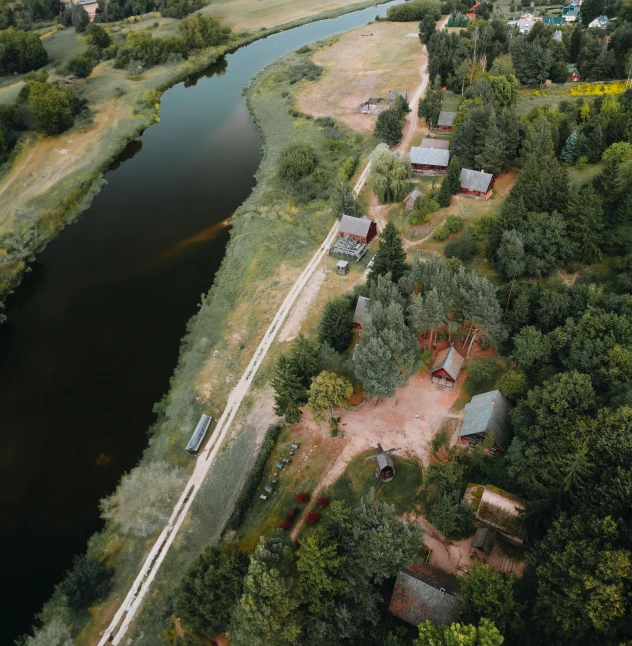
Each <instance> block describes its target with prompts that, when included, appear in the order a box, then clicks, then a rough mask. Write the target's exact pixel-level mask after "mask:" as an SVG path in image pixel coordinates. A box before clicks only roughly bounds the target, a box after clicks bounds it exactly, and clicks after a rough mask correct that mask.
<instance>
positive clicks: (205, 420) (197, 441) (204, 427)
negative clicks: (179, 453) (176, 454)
mask: <svg viewBox="0 0 632 646" xmlns="http://www.w3.org/2000/svg"><path fill="white" fill-rule="evenodd" d="M212 421H213V418H212V417H211V416H210V415H202V417H200V421H199V422H198V423H197V426H196V427H195V430H194V431H193V435H192V436H191V439H190V440H189V443H188V444H187V448H186V449H185V450H186V452H187V453H190V454H191V455H197V452H198V451H199V450H200V446H202V442H203V441H204V437H205V436H206V431H208V427H209V426H210V424H211V422H212Z"/></svg>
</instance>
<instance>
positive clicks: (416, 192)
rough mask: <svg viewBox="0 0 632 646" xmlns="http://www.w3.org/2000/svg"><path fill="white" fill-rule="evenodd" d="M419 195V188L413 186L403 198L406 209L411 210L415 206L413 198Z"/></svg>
mask: <svg viewBox="0 0 632 646" xmlns="http://www.w3.org/2000/svg"><path fill="white" fill-rule="evenodd" d="M418 197H421V190H420V189H419V188H414V189H413V190H412V191H411V192H410V193H409V194H408V195H407V196H406V197H405V198H404V204H405V205H406V210H407V211H412V210H413V208H414V207H415V200H416V199H417V198H418Z"/></svg>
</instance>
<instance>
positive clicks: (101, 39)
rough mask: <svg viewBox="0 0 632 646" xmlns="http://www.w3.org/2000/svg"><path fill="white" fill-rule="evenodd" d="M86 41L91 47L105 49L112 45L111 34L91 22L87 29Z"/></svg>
mask: <svg viewBox="0 0 632 646" xmlns="http://www.w3.org/2000/svg"><path fill="white" fill-rule="evenodd" d="M86 40H87V41H88V43H89V44H90V45H94V46H95V47H98V48H99V49H105V48H106V47H109V46H110V45H111V44H112V39H111V38H110V34H108V32H107V31H105V29H104V28H103V27H101V25H97V24H95V23H93V22H91V23H90V24H89V25H88V27H87V28H86Z"/></svg>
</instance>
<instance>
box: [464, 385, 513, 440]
mask: <svg viewBox="0 0 632 646" xmlns="http://www.w3.org/2000/svg"><path fill="white" fill-rule="evenodd" d="M511 409H512V405H511V404H510V403H509V400H508V399H507V398H506V397H505V396H504V395H503V394H502V393H501V392H500V390H492V391H490V392H488V393H483V394H482V395H475V396H474V397H472V401H471V402H470V403H469V404H466V405H465V409H464V410H465V419H464V420H463V426H461V431H460V432H459V435H460V436H461V437H467V436H468V435H477V434H479V433H484V434H485V435H487V434H488V433H492V435H493V436H494V442H496V444H498V446H500V447H501V448H502V449H504V450H505V451H506V450H507V449H508V448H509V444H510V443H511V424H510V423H509V413H510V412H511Z"/></svg>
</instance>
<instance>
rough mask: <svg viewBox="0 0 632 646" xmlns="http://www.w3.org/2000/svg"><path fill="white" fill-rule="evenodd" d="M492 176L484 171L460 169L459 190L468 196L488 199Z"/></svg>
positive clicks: (492, 180)
mask: <svg viewBox="0 0 632 646" xmlns="http://www.w3.org/2000/svg"><path fill="white" fill-rule="evenodd" d="M493 186H494V176H493V175H490V174H489V173H485V172H484V171H477V170H470V169H468V168H463V169H462V170H461V188H460V189H459V192H461V193H463V194H464V195H469V196H470V197H476V198H479V199H484V200H488V199H489V198H490V197H491V195H492V187H493Z"/></svg>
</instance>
